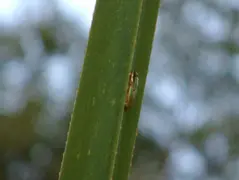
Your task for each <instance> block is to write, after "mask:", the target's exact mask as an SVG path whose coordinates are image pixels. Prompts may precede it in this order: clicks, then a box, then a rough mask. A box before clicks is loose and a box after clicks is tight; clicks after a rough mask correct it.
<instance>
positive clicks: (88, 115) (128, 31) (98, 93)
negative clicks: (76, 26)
mask: <svg viewBox="0 0 239 180" xmlns="http://www.w3.org/2000/svg"><path fill="white" fill-rule="evenodd" d="M141 6H142V0H97V3H96V7H95V12H94V17H93V22H92V27H91V31H90V36H89V41H88V46H87V51H86V55H85V61H84V66H83V71H82V76H81V80H80V85H79V88H78V92H77V97H76V101H75V106H74V111H73V113H72V120H71V123H70V127H69V132H68V137H67V142H66V148H65V152H64V155H63V161H62V166H61V170H60V174H59V180H75V179H77V180H111V179H112V176H113V168H114V164H115V158H116V153H117V146H118V140H119V136H120V128H121V123H122V119H123V109H124V101H125V93H126V89H127V84H128V74H129V72H130V70H131V68H132V61H133V55H134V49H135V43H136V38H137V28H138V23H139V16H140V11H141Z"/></svg>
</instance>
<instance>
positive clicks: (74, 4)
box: [0, 0, 95, 32]
mask: <svg viewBox="0 0 239 180" xmlns="http://www.w3.org/2000/svg"><path fill="white" fill-rule="evenodd" d="M52 2H56V3H57V6H58V7H59V10H60V11H62V12H64V13H65V15H66V16H68V17H69V18H71V19H74V20H78V22H79V23H80V24H81V25H82V23H83V28H84V30H85V32H88V30H89V28H90V24H91V20H92V15H93V11H94V6H95V0H52ZM46 3H49V1H47V0H7V1H6V0H0V26H1V25H3V26H4V28H7V29H10V28H12V27H14V26H16V25H17V24H20V23H21V21H24V19H25V18H24V16H25V15H26V10H27V11H28V12H30V14H31V18H32V20H33V21H41V18H43V17H42V14H41V11H42V8H40V7H44V9H45V8H46V7H47V6H45V5H46ZM19 17H22V18H19Z"/></svg>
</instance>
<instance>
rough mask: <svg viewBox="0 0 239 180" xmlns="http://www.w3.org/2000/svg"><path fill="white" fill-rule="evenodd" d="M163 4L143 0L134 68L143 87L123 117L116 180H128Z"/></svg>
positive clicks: (115, 171)
mask: <svg viewBox="0 0 239 180" xmlns="http://www.w3.org/2000/svg"><path fill="white" fill-rule="evenodd" d="M159 5H160V0H143V5H142V11H141V16H140V22H139V27H138V33H137V41H136V49H135V54H134V64H133V68H134V69H135V70H136V71H137V72H138V74H139V87H138V93H137V97H136V100H135V104H134V105H133V107H132V108H131V109H130V110H129V111H128V112H126V113H125V115H124V118H123V123H122V130H121V135H120V142H119V148H118V153H117V159H116V164H115V170H114V180H127V179H128V175H129V171H130V167H131V161H132V156H133V150H134V145H135V139H136V136H137V125H138V120H139V116H140V109H141V104H142V99H143V95H144V88H145V82H146V77H147V73H148V66H149V62H150V54H151V49H152V43H153V38H154V32H155V27H156V22H157V17H158V10H159Z"/></svg>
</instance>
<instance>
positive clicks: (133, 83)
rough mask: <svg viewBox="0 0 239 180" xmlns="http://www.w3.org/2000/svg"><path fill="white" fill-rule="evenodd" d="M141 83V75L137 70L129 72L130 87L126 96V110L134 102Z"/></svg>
mask: <svg viewBox="0 0 239 180" xmlns="http://www.w3.org/2000/svg"><path fill="white" fill-rule="evenodd" d="M138 84H139V77H138V73H137V72H136V71H132V72H130V73H129V81H128V88H127V92H126V98H125V103H124V111H127V110H128V109H129V108H130V107H131V106H132V103H133V100H134V99H135V97H136V94H137V88H138Z"/></svg>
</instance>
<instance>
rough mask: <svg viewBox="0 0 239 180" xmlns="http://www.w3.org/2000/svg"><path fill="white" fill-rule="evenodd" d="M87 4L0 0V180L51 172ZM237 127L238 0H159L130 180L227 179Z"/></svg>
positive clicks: (237, 146) (234, 170) (64, 126)
mask: <svg viewBox="0 0 239 180" xmlns="http://www.w3.org/2000/svg"><path fill="white" fill-rule="evenodd" d="M94 3H95V1H94V0H69V1H67V0H31V1H23V0H8V1H4V0H0V180H56V179H57V177H58V171H59V167H60V163H61V158H62V153H63V150H64V145H65V140H66V133H67V130H68V123H69V120H70V115H71V112H72V108H73V103H74V98H75V93H76V88H77V86H78V81H79V78H80V71H81V68H82V63H83V58H84V52H85V48H86V43H87V38H88V32H89V28H90V24H91V18H92V13H93V9H94ZM102 33H104V32H102ZM238 132H239V1H236V0H227V1H224V0H211V1H207V0H164V1H162V2H161V9H160V15H159V18H158V24H157V29H156V34H155V40H154V46H153V51H152V55H151V63H150V69H149V74H148V78H147V84H146V91H145V97H144V103H143V108H142V111H141V117H140V122H139V136H138V138H137V142H136V148H135V155H134V158H133V167H132V173H131V176H130V180H204V179H205V180H237V179H239V171H238V169H239V156H238V155H239V142H237V137H239V133H238Z"/></svg>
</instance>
